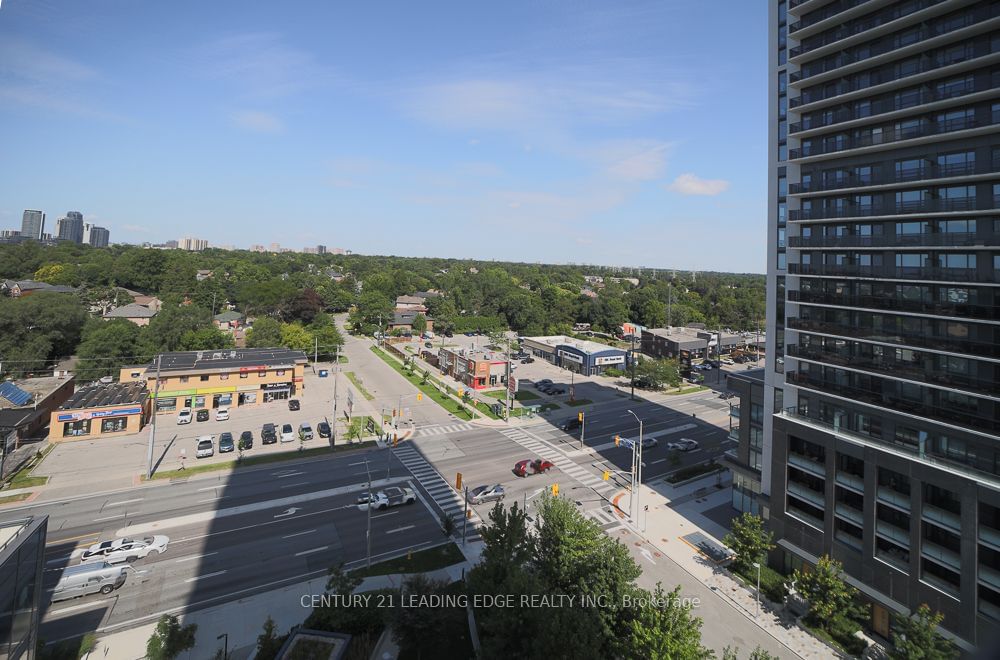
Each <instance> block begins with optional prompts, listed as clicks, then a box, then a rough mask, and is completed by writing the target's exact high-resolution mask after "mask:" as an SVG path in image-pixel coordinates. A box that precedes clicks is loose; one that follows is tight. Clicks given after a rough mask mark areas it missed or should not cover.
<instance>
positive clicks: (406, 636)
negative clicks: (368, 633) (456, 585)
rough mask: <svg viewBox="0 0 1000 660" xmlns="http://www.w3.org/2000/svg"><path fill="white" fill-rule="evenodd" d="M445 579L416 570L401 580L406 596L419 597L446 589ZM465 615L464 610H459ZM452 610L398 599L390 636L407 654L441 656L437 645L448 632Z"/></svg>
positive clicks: (418, 656)
mask: <svg viewBox="0 0 1000 660" xmlns="http://www.w3.org/2000/svg"><path fill="white" fill-rule="evenodd" d="M447 587H448V583H447V582H443V581H440V580H433V579H431V578H428V577H427V576H425V575H423V574H422V573H417V574H415V575H411V576H409V577H408V578H406V579H405V580H404V581H403V588H402V593H403V595H404V596H405V597H407V598H417V599H419V598H421V597H425V596H431V595H434V594H443V593H445V592H446V591H447ZM461 615H462V618H465V611H464V610H462V611H461ZM454 616H455V610H454V609H452V608H448V607H407V606H405V605H403V604H402V603H401V602H398V604H397V607H395V608H394V610H393V612H392V614H391V625H392V639H393V641H394V642H396V644H398V645H399V647H400V648H401V649H405V650H406V655H407V656H408V657H415V658H435V657H441V655H440V649H441V646H442V643H443V641H444V639H445V636H446V634H447V632H448V627H449V626H448V622H449V619H451V618H453V617H454Z"/></svg>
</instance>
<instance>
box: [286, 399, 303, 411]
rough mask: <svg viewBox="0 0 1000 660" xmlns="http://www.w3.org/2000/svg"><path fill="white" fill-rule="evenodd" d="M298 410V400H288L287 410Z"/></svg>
mask: <svg viewBox="0 0 1000 660" xmlns="http://www.w3.org/2000/svg"><path fill="white" fill-rule="evenodd" d="M299 408H300V406H299V400H298V399H289V400H288V409H289V410H298V409H299Z"/></svg>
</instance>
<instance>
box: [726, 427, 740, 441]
mask: <svg viewBox="0 0 1000 660" xmlns="http://www.w3.org/2000/svg"><path fill="white" fill-rule="evenodd" d="M728 437H729V439H730V440H736V441H739V439H740V427H738V426H734V427H733V428H731V429H730V430H729V436H728Z"/></svg>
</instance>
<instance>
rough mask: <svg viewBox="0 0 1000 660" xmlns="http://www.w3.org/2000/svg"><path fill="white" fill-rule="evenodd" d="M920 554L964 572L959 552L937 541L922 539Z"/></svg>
mask: <svg viewBox="0 0 1000 660" xmlns="http://www.w3.org/2000/svg"><path fill="white" fill-rule="evenodd" d="M920 554H921V555H922V556H924V557H926V558H928V559H930V560H932V561H936V562H938V563H940V564H942V565H944V566H947V567H948V568H950V569H952V570H954V571H956V572H958V573H961V572H962V561H961V559H960V558H959V556H958V553H957V552H953V551H951V550H949V549H948V548H945V547H943V546H940V545H938V544H937V543H932V542H931V541H928V540H927V539H922V540H921V543H920Z"/></svg>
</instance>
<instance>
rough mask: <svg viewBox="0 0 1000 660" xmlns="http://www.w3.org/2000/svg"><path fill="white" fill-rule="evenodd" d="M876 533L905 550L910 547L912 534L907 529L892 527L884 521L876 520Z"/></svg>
mask: <svg viewBox="0 0 1000 660" xmlns="http://www.w3.org/2000/svg"><path fill="white" fill-rule="evenodd" d="M875 533H876V534H878V535H880V536H884V537H885V538H887V539H889V540H890V541H892V542H893V543H895V544H897V545H901V546H903V547H904V548H909V547H910V533H909V532H908V531H906V530H905V529H900V528H899V527H896V526H895V525H890V524H889V523H887V522H885V521H882V520H876V521H875Z"/></svg>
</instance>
